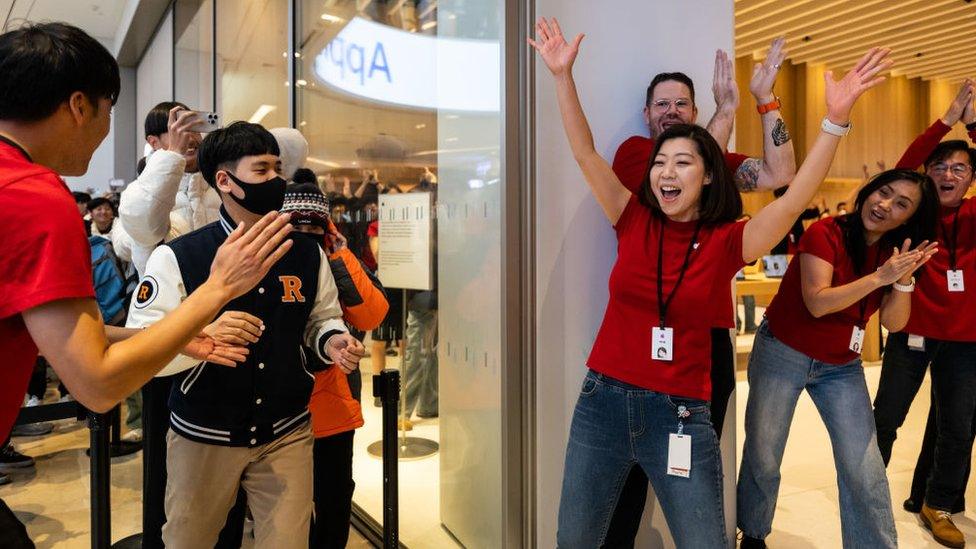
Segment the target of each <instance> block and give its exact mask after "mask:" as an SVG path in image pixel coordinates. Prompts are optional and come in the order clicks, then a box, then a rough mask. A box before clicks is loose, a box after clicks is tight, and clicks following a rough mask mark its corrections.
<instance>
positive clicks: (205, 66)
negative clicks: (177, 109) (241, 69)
mask: <svg viewBox="0 0 976 549" xmlns="http://www.w3.org/2000/svg"><path fill="white" fill-rule="evenodd" d="M175 14H176V60H175V63H176V65H175V69H176V70H174V71H173V74H174V78H175V85H176V100H177V101H180V102H182V103H185V104H186V105H187V106H189V107H190V108H191V109H194V110H198V111H210V110H213V108H214V105H213V102H214V97H213V96H214V93H213V85H214V81H213V32H214V28H213V0H178V1H177V2H176V10H175Z"/></svg>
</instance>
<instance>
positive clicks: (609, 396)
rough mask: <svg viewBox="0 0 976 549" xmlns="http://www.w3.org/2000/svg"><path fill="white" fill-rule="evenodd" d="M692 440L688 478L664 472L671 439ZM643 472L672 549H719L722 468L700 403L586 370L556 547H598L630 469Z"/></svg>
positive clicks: (722, 516)
mask: <svg viewBox="0 0 976 549" xmlns="http://www.w3.org/2000/svg"><path fill="white" fill-rule="evenodd" d="M678 406H684V407H685V408H686V409H687V411H688V412H690V413H691V415H690V416H688V417H686V418H684V419H683V420H682V422H683V431H682V432H683V433H685V434H688V435H691V460H692V466H691V476H690V477H689V478H683V477H677V476H671V475H668V474H667V462H668V445H669V435H670V433H676V432H677V431H678ZM635 465H639V466H640V467H641V469H643V470H644V472H645V473H646V474H647V477H648V478H649V480H650V481H651V485H652V486H653V487H654V492H655V494H657V497H658V500H659V501H660V504H661V509H662V510H663V511H664V516H665V518H666V520H667V523H668V527H669V528H670V530H671V536H672V537H673V538H674V541H675V543H676V544H677V546H678V547H679V548H685V547H687V548H692V549H699V548H702V549H711V548H725V547H727V545H728V542H727V539H726V536H725V514H724V510H723V506H722V463H721V455H720V450H719V445H718V438H717V437H716V436H715V431H714V429H713V428H712V423H711V415H710V413H709V405H708V403H707V402H706V401H703V400H695V399H688V398H679V397H674V396H669V395H666V394H662V393H657V392H654V391H649V390H646V389H642V388H640V387H635V386H633V385H629V384H627V383H624V382H622V381H619V380H616V379H613V378H611V377H608V376H605V375H603V374H598V373H596V372H593V371H589V372H587V374H586V378H585V379H584V381H583V388H582V391H581V392H580V396H579V400H578V401H577V403H576V410H575V411H574V412H573V423H572V426H571V427H570V433H569V444H568V446H567V448H566V467H565V470H564V473H563V488H562V496H561V497H560V502H559V531H558V533H557V545H558V546H559V547H561V548H562V549H577V548H586V549H590V548H594V547H600V546H601V545H602V544H603V543H604V540H605V537H606V533H607V528H608V527H609V525H610V520H611V517H612V516H613V511H614V507H616V504H617V499H618V497H619V495H620V491H621V489H622V487H623V485H624V481H625V480H626V478H627V475H628V474H629V472H630V470H631V468H632V467H633V466H635Z"/></svg>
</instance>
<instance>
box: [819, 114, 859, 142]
mask: <svg viewBox="0 0 976 549" xmlns="http://www.w3.org/2000/svg"><path fill="white" fill-rule="evenodd" d="M852 126H853V124H851V123H850V122H848V123H847V125H846V126H838V125H837V124H834V123H833V122H831V121H830V119H829V118H827V117H826V116H825V117H824V119H823V122H821V123H820V129H821V130H823V131H824V132H826V133H829V134H830V135H836V136H837V137H844V136H845V135H847V134H849V133H851V127H852Z"/></svg>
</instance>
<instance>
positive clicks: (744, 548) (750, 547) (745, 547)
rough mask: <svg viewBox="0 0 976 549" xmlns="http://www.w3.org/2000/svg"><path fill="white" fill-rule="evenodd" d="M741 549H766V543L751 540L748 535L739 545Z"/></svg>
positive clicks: (755, 539)
mask: <svg viewBox="0 0 976 549" xmlns="http://www.w3.org/2000/svg"><path fill="white" fill-rule="evenodd" d="M739 548H740V549H766V542H765V541H763V540H761V539H759V538H750V537H749V536H747V535H744V534H743V536H742V543H740V544H739Z"/></svg>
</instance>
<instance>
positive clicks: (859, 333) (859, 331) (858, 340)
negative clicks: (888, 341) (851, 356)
mask: <svg viewBox="0 0 976 549" xmlns="http://www.w3.org/2000/svg"><path fill="white" fill-rule="evenodd" d="M848 348H849V349H850V350H852V351H854V352H855V353H857V354H861V349H863V348H864V329H863V328H861V327H860V326H854V331H853V332H851V344H850V345H849V346H848Z"/></svg>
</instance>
